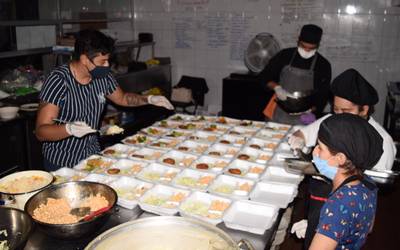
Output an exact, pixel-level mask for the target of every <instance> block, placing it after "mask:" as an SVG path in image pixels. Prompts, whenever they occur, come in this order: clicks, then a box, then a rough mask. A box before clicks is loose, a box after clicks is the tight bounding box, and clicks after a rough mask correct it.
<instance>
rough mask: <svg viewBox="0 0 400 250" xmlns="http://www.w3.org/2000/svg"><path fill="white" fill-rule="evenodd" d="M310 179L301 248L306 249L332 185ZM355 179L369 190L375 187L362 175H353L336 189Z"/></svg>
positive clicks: (312, 236)
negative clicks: (304, 230)
mask: <svg viewBox="0 0 400 250" xmlns="http://www.w3.org/2000/svg"><path fill="white" fill-rule="evenodd" d="M312 180H314V181H316V182H314V183H313V184H312V183H311V181H310V189H311V190H310V204H309V210H308V215H307V220H308V224H307V230H306V235H305V238H304V245H303V249H308V248H309V247H310V245H311V242H312V240H313V238H314V235H315V231H316V230H317V227H318V223H319V216H320V211H321V208H322V206H323V205H324V203H325V201H326V200H327V199H328V198H327V197H329V193H330V189H329V188H332V185H331V184H330V183H327V182H324V181H320V180H315V179H312ZM355 180H359V181H361V182H362V183H363V184H364V185H365V186H366V187H367V188H368V189H369V190H374V189H375V188H376V186H375V184H373V183H371V182H369V181H367V180H365V178H363V177H362V176H359V175H353V176H350V177H348V178H347V179H345V180H344V181H343V182H342V184H340V186H339V187H338V188H337V189H336V190H338V189H339V188H341V187H343V186H344V185H346V184H347V183H350V182H352V181H355ZM328 189H329V191H328ZM336 190H335V191H336ZM335 191H333V192H332V193H334V192H335Z"/></svg>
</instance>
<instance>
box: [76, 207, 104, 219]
mask: <svg viewBox="0 0 400 250" xmlns="http://www.w3.org/2000/svg"><path fill="white" fill-rule="evenodd" d="M111 208H112V206H107V207H103V208H100V209H98V210H96V211H94V212H91V213H89V214H88V215H86V216H85V217H83V219H82V220H80V221H90V220H92V219H93V218H96V217H97V216H100V215H102V214H103V213H105V212H107V211H108V210H110V209H111ZM89 209H90V208H89Z"/></svg>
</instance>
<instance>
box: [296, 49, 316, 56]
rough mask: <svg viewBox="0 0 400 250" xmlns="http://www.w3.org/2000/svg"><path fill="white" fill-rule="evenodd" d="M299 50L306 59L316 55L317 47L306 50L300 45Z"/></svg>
mask: <svg viewBox="0 0 400 250" xmlns="http://www.w3.org/2000/svg"><path fill="white" fill-rule="evenodd" d="M297 51H298V52H299V54H300V56H301V57H303V58H304V59H309V58H311V57H313V56H314V55H315V53H316V52H317V50H316V49H313V50H310V51H306V50H305V49H303V48H302V47H298V48H297Z"/></svg>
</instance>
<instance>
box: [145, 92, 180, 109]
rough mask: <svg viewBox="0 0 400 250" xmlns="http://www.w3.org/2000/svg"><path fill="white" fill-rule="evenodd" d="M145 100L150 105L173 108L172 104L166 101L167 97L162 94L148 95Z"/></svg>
mask: <svg viewBox="0 0 400 250" xmlns="http://www.w3.org/2000/svg"><path fill="white" fill-rule="evenodd" d="M147 102H148V103H149V104H151V105H155V106H160V107H164V108H166V109H170V110H172V109H174V106H172V104H171V103H170V102H169V101H168V99H167V98H165V96H162V95H149V96H148V97H147Z"/></svg>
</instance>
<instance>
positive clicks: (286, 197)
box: [250, 182, 297, 208]
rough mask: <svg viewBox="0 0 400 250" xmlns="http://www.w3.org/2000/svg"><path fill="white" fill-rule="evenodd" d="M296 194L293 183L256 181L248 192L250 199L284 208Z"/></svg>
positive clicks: (295, 187)
mask: <svg viewBox="0 0 400 250" xmlns="http://www.w3.org/2000/svg"><path fill="white" fill-rule="evenodd" d="M296 195H297V186H296V185H293V184H284V183H274V182H258V183H257V184H256V186H255V187H254V189H253V191H252V192H251V193H250V199H251V200H253V201H257V202H262V203H267V204H271V205H275V206H277V207H280V208H286V207H287V206H288V204H289V203H290V202H292V201H293V199H294V197H296Z"/></svg>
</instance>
